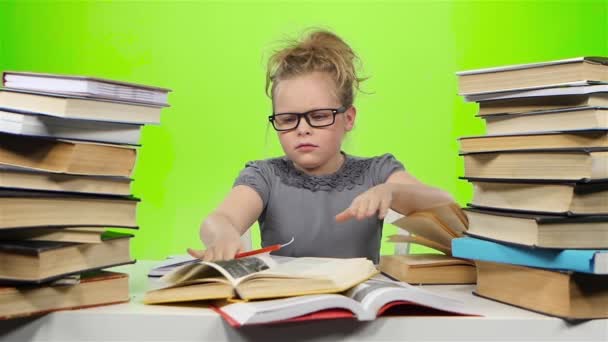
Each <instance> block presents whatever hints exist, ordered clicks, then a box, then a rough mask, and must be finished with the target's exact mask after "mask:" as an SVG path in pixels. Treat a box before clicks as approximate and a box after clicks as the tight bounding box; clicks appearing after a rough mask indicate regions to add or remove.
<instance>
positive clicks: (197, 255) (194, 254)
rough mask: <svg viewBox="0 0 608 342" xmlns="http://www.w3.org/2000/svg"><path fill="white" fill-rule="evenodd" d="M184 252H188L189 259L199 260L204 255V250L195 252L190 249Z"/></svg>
mask: <svg viewBox="0 0 608 342" xmlns="http://www.w3.org/2000/svg"><path fill="white" fill-rule="evenodd" d="M186 251H187V252H188V254H190V256H191V257H193V258H197V259H201V258H202V257H203V256H204V255H205V250H200V251H197V250H194V249H192V248H188V249H187V250H186Z"/></svg>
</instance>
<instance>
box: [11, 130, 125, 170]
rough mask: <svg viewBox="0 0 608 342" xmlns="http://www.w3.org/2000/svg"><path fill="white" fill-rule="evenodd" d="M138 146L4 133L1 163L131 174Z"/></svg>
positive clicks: (39, 168)
mask: <svg viewBox="0 0 608 342" xmlns="http://www.w3.org/2000/svg"><path fill="white" fill-rule="evenodd" d="M136 155H137V149H136V148H134V147H127V146H122V145H107V144H94V143H86V142H75V141H66V140H55V139H45V138H36V137H29V136H23V135H16V134H6V133H0V164H3V165H7V166H12V167H18V168H27V169H34V170H39V171H48V172H54V173H70V174H82V175H89V176H116V177H130V176H131V174H132V173H133V168H134V167H135V161H136Z"/></svg>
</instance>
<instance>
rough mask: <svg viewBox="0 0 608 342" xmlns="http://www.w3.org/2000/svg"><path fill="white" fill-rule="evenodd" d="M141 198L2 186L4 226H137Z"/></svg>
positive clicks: (1, 226)
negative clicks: (6, 188) (14, 188)
mask: <svg viewBox="0 0 608 342" xmlns="http://www.w3.org/2000/svg"><path fill="white" fill-rule="evenodd" d="M138 203H139V199H137V198H134V197H116V196H101V195H82V194H70V193H58V192H42V191H25V190H20V191H18V190H5V189H4V190H2V189H0V208H2V216H0V230H1V229H17V228H30V227H49V226H50V227H53V226H55V227H82V226H88V227H97V226H101V227H104V226H105V227H125V228H130V227H137V222H136V211H137V204H138Z"/></svg>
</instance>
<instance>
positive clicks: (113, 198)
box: [0, 72, 170, 318]
mask: <svg viewBox="0 0 608 342" xmlns="http://www.w3.org/2000/svg"><path fill="white" fill-rule="evenodd" d="M3 86H4V88H3V89H0V210H1V215H0V284H1V285H0V294H1V295H0V318H11V317H19V316H26V315H33V314H39V313H44V312H48V311H54V310H58V309H67V308H77V307H86V306H94V305H101V304H109V303H116V302H124V301H127V300H128V298H129V293H128V279H127V275H125V274H120V273H114V272H108V271H102V269H104V268H107V267H111V266H116V265H121V264H126V263H132V262H134V261H133V260H132V258H131V255H130V248H129V243H130V238H131V237H132V235H131V234H124V233H119V232H113V231H106V230H105V227H122V228H137V223H136V215H135V214H136V208H137V204H138V201H139V200H138V199H137V198H134V197H133V196H132V195H131V191H130V184H131V181H132V179H131V175H132V171H133V168H134V166H135V162H136V155H137V146H138V145H137V144H138V143H139V138H140V134H141V129H142V126H143V125H145V124H159V123H160V112H161V109H162V108H163V107H166V106H168V105H167V94H168V92H169V91H170V90H169V89H163V88H157V87H150V86H143V85H137V84H131V83H124V82H118V81H111V80H106V79H98V78H90V77H82V76H63V75H51V74H38V73H25V72H4V74H3Z"/></svg>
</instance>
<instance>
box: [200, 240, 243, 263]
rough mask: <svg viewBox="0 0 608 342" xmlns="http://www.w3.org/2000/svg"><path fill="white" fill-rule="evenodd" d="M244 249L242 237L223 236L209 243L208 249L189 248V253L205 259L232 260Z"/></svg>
mask: <svg viewBox="0 0 608 342" xmlns="http://www.w3.org/2000/svg"><path fill="white" fill-rule="evenodd" d="M242 251H243V245H242V243H241V239H240V238H239V237H238V236H236V237H234V236H227V237H222V238H219V239H218V240H216V241H215V242H214V243H213V244H211V245H209V246H208V247H207V249H202V250H194V249H192V248H188V254H190V255H191V256H193V257H195V258H198V259H201V260H203V261H218V260H231V259H234V256H235V255H236V254H238V253H240V252H242Z"/></svg>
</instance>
